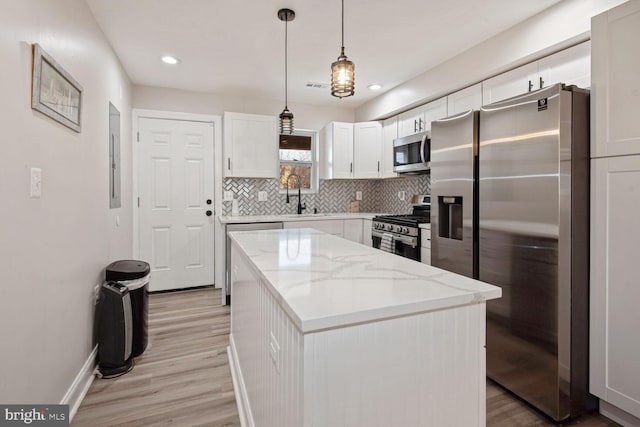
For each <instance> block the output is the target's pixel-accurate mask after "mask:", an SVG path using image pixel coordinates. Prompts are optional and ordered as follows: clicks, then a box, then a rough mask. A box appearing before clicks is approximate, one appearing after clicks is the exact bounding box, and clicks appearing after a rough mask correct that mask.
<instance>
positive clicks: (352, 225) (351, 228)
mask: <svg viewBox="0 0 640 427" xmlns="http://www.w3.org/2000/svg"><path fill="white" fill-rule="evenodd" d="M342 237H344V238H345V239H347V240H351V241H352V242H356V243H362V220H361V219H345V220H344V224H343V227H342Z"/></svg>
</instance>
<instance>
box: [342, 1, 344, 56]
mask: <svg viewBox="0 0 640 427" xmlns="http://www.w3.org/2000/svg"><path fill="white" fill-rule="evenodd" d="M342 54H343V55H344V0H342Z"/></svg>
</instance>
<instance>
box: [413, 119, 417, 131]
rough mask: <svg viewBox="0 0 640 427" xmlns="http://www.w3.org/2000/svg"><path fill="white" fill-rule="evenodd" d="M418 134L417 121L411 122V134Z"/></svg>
mask: <svg viewBox="0 0 640 427" xmlns="http://www.w3.org/2000/svg"><path fill="white" fill-rule="evenodd" d="M416 132H418V121H417V120H414V121H413V133H416Z"/></svg>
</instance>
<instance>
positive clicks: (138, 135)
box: [136, 132, 140, 142]
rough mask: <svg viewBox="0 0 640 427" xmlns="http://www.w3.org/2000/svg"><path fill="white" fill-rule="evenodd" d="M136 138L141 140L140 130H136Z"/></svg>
mask: <svg viewBox="0 0 640 427" xmlns="http://www.w3.org/2000/svg"><path fill="white" fill-rule="evenodd" d="M136 139H137V140H138V142H140V132H136Z"/></svg>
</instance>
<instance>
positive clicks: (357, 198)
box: [356, 191, 362, 200]
mask: <svg viewBox="0 0 640 427" xmlns="http://www.w3.org/2000/svg"><path fill="white" fill-rule="evenodd" d="M356 200H362V191H356Z"/></svg>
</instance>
